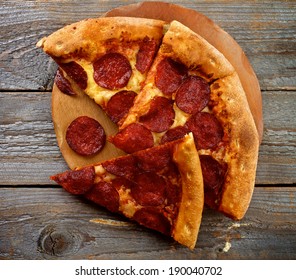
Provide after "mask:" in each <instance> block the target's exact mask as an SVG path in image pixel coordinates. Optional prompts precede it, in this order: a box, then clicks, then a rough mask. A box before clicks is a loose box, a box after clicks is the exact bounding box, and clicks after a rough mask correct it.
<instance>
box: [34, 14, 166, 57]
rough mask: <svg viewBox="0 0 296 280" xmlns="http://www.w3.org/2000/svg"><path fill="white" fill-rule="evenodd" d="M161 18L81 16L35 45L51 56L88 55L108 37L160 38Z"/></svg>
mask: <svg viewBox="0 0 296 280" xmlns="http://www.w3.org/2000/svg"><path fill="white" fill-rule="evenodd" d="M164 24H165V22H164V21H161V20H155V19H145V18H133V17H106V18H104V17H103V18H92V19H86V20H82V21H79V22H76V23H73V24H70V25H66V26H65V27H63V28H61V29H59V30H57V31H56V32H54V33H52V34H51V35H49V36H48V37H44V38H42V39H41V40H39V41H38V43H37V45H36V46H37V47H40V48H43V50H44V51H45V52H46V53H47V54H49V55H50V56H53V57H55V58H67V56H68V55H71V54H77V53H81V52H91V53H88V55H89V56H91V59H95V55H96V54H97V53H100V51H101V48H102V43H105V42H106V41H108V40H112V39H117V40H120V39H124V40H127V41H134V40H138V39H143V38H145V37H146V36H148V37H152V38H155V39H158V40H160V39H161V38H162V36H163V28H164Z"/></svg>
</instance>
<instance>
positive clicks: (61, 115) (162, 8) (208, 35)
mask: <svg viewBox="0 0 296 280" xmlns="http://www.w3.org/2000/svg"><path fill="white" fill-rule="evenodd" d="M104 16H109V17H110V16H130V17H142V18H153V19H161V20H165V21H168V22H169V21H172V20H178V21H179V22H181V23H183V24H184V25H186V26H188V27H189V28H191V29H192V30H194V31H195V32H196V33H198V34H200V35H201V36H202V37H204V38H205V39H206V40H207V41H208V42H209V43H211V44H212V45H213V46H214V47H216V48H217V49H218V50H219V51H220V52H222V53H223V54H224V55H225V57H226V58H227V59H228V60H229V61H230V62H231V63H232V65H233V66H234V68H235V69H236V71H237V73H238V75H239V77H240V80H241V83H242V85H243V88H244V90H245V92H246V95H247V99H248V102H249V106H250V109H251V112H252V114H253V117H254V121H255V123H256V126H257V130H258V134H259V137H260V141H261V140H262V135H263V119H262V98H261V91H260V86H259V83H258V80H257V77H256V75H255V73H254V71H253V69H252V67H251V65H250V63H249V61H248V59H247V57H246V55H245V54H244V52H243V50H242V49H241V47H240V46H239V45H238V44H237V43H236V41H235V40H234V39H233V38H232V37H231V36H230V35H229V34H228V33H226V32H225V31H224V30H222V29H221V28H220V27H219V26H217V25H216V24H215V23H214V22H213V21H212V20H210V19H209V18H207V17H206V16H204V15H203V14H200V13H198V12H197V11H195V10H191V9H187V8H184V7H181V6H178V5H175V4H170V3H164V2H141V3H137V4H132V5H127V6H121V7H118V8H115V9H113V10H111V11H109V12H107V13H106V14H105V15H104ZM75 91H76V92H78V95H77V96H68V95H65V94H63V93H61V92H60V91H59V89H58V88H57V86H56V85H54V87H53V91H52V118H53V123H54V129H55V133H56V136H57V142H58V145H59V147H60V150H61V153H62V155H63V157H64V159H65V161H66V162H67V164H68V166H69V167H70V168H71V169H73V168H75V167H77V166H84V165H88V164H91V163H94V162H100V161H103V160H107V159H110V158H113V157H117V156H120V155H123V154H124V153H123V152H122V151H121V150H119V149H117V148H116V147H115V146H114V145H113V144H111V143H109V142H108V141H106V145H105V147H104V149H103V150H102V151H101V152H100V153H98V154H97V155H94V156H90V157H85V156H80V155H78V154H76V153H75V152H74V151H72V150H71V148H70V147H69V146H68V144H67V142H66V141H65V134H66V130H67V127H68V126H69V124H70V123H71V122H72V121H73V120H74V119H75V118H77V117H78V116H81V115H86V116H89V117H92V118H94V119H96V120H98V121H99V122H100V123H101V125H102V126H103V127H104V129H105V131H106V134H107V137H108V136H109V135H114V134H115V133H116V132H117V127H116V125H115V124H113V123H112V122H111V121H110V119H109V118H108V117H107V116H106V114H105V113H104V112H103V111H102V110H101V108H100V107H99V106H98V105H97V104H95V102H94V101H93V100H91V99H90V98H89V97H88V96H87V95H86V94H84V93H82V92H81V91H80V90H79V89H78V88H77V87H75Z"/></svg>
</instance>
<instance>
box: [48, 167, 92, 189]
mask: <svg viewBox="0 0 296 280" xmlns="http://www.w3.org/2000/svg"><path fill="white" fill-rule="evenodd" d="M50 179H51V180H54V181H56V182H57V183H58V184H59V185H61V186H62V187H63V188H64V189H65V190H66V191H68V192H69V193H72V194H84V193H86V192H87V191H88V190H90V189H91V188H92V187H93V184H94V180H95V170H94V168H93V167H92V166H89V167H85V168H83V169H81V170H70V171H67V172H64V173H62V174H58V175H55V176H51V177H50Z"/></svg>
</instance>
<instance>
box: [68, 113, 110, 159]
mask: <svg viewBox="0 0 296 280" xmlns="http://www.w3.org/2000/svg"><path fill="white" fill-rule="evenodd" d="M66 141H67V143H68V145H69V147H70V148H71V149H72V150H73V151H75V152H76V153H78V154H79V155H82V156H90V155H94V154H96V153H98V152H99V151H101V150H102V149H103V147H104V145H105V142H106V134H105V131H104V128H103V127H102V126H101V124H100V123H99V122H98V121H96V120H95V119H92V118H90V117H87V116H80V117H78V118H76V119H75V120H74V121H73V122H72V123H71V124H70V125H69V126H68V128H67V131H66Z"/></svg>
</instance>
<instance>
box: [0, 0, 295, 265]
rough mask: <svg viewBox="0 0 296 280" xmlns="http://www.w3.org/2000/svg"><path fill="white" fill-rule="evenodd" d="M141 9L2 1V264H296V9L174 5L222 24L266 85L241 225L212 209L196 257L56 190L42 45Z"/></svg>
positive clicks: (269, 4) (271, 4) (56, 154)
mask: <svg viewBox="0 0 296 280" xmlns="http://www.w3.org/2000/svg"><path fill="white" fill-rule="evenodd" d="M136 2H139V1H133V0H127V1H119V0H112V1H98V0H87V1H79V0H73V1H55V0H48V1H34V0H25V1H16V0H5V1H4V0H0V3H1V5H0V24H1V29H0V259H296V234H295V233H296V189H295V183H296V140H295V139H296V135H295V134H296V107H295V101H296V79H295V77H296V19H295V13H296V2H295V1H294V0H290V1H272V0H264V1H242V0H239V1H232V0H229V1H224V0H218V1H216V0H211V1H206V0H200V1H186V0H183V1H182V0H179V1H172V0H169V1H166V2H172V3H175V4H179V5H183V6H185V7H187V8H192V9H195V10H196V11H199V12H201V13H203V14H205V15H206V16H208V17H209V18H211V19H212V20H214V21H215V22H216V23H217V24H218V25H219V26H221V27H222V28H223V29H224V30H225V31H227V32H228V33H229V34H230V35H231V36H233V38H234V39H235V40H236V41H237V42H238V43H239V44H240V46H241V47H242V49H243V50H244V51H245V53H246V55H247V57H248V58H249V60H250V62H251V64H252V66H253V68H254V70H255V72H256V74H257V76H258V79H259V83H260V86H261V89H262V97H263V115H264V125H265V126H264V136H263V142H262V145H261V147H260V153H259V162H258V170H257V178H256V183H257V187H256V188H255V191H254V196H253V199H252V202H251V205H250V208H249V210H248V212H247V214H246V216H245V218H244V219H243V220H242V221H240V222H234V221H232V220H230V219H228V218H226V217H224V216H223V215H221V214H218V213H215V212H214V211H211V210H209V209H206V210H205V211H204V217H203V221H202V225H201V230H200V234H199V240H198V243H197V246H196V249H195V250H193V251H190V250H188V249H186V248H184V247H182V246H181V245H178V244H177V243H176V242H174V241H172V240H171V239H169V238H166V237H163V236H162V235H160V234H158V233H155V232H153V231H150V230H148V229H145V228H143V227H140V226H138V225H137V224H135V223H132V222H130V221H127V220H126V219H125V218H123V217H121V216H118V215H115V214H111V213H109V212H108V211H105V210H104V209H102V208H100V207H98V206H96V205H94V204H91V203H89V202H87V201H85V200H83V199H80V198H78V197H75V196H72V195H70V194H68V193H66V192H65V191H64V190H62V189H61V188H60V187H58V186H56V185H53V183H52V182H51V181H50V180H49V176H50V175H52V174H55V173H57V172H61V171H64V170H65V169H67V166H66V163H65V162H64V160H63V158H62V156H61V154H60V151H59V149H58V147H57V143H56V138H55V134H54V130H53V125H52V121H51V110H50V103H51V94H50V90H51V88H52V81H53V77H54V74H55V71H56V65H55V63H54V62H53V61H52V60H51V59H50V58H49V57H48V56H46V55H45V54H43V53H42V51H41V50H38V49H36V47H35V44H36V42H37V41H38V40H39V39H40V38H41V37H43V36H46V35H48V34H50V33H52V32H53V31H55V30H57V29H58V28H61V27H63V26H64V25H65V24H68V23H72V22H75V21H78V20H81V19H84V18H88V17H97V16H101V15H103V14H104V13H105V12H106V11H108V10H110V9H112V8H114V7H118V6H120V5H127V4H132V3H136ZM45 91H47V92H45ZM287 184H289V186H287ZM91 220H92V221H91ZM94 220H96V221H97V222H96V223H95V222H94ZM230 245H231V247H229V246H230Z"/></svg>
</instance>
